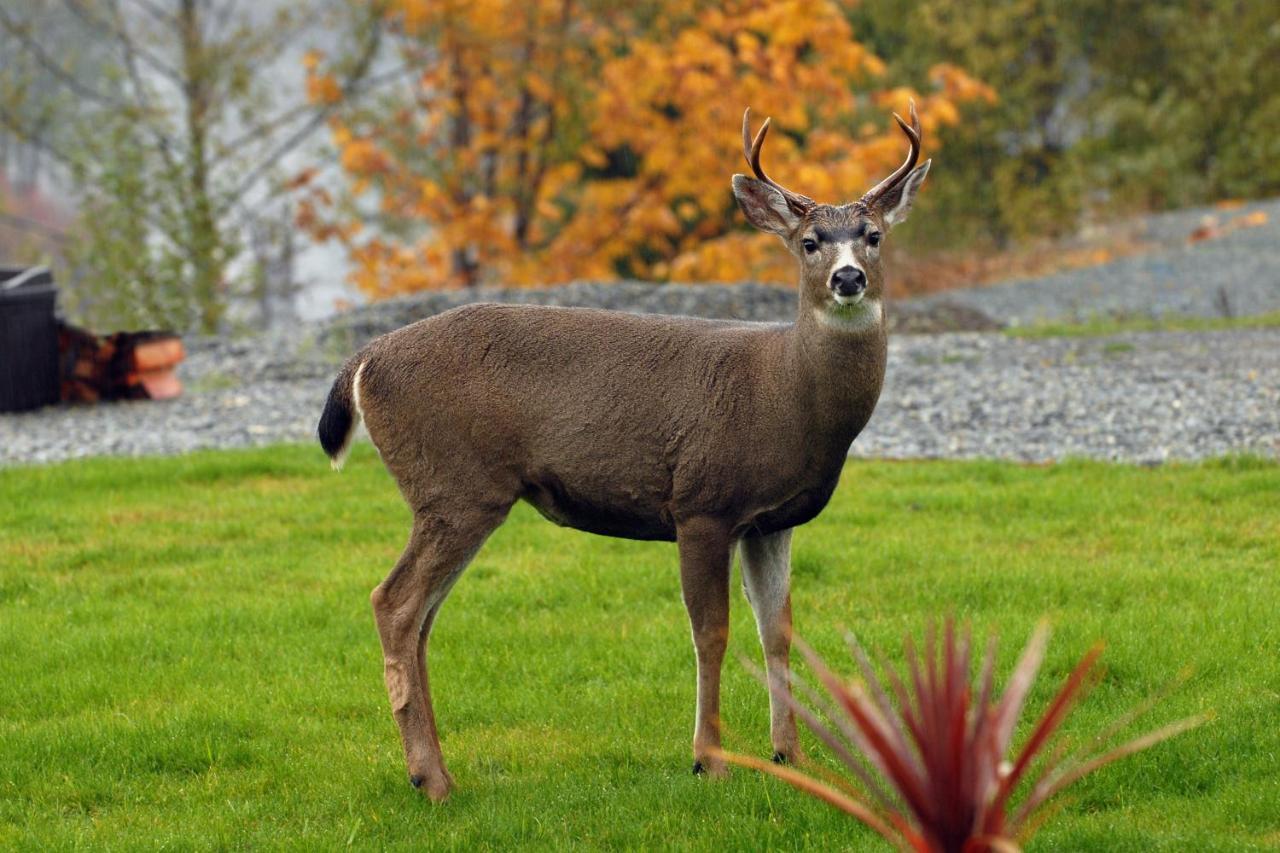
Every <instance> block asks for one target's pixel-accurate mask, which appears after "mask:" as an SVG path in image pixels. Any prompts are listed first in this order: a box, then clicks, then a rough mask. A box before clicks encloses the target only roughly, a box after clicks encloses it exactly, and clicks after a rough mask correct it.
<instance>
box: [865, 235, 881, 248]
mask: <svg viewBox="0 0 1280 853" xmlns="http://www.w3.org/2000/svg"><path fill="white" fill-rule="evenodd" d="M882 236H883V235H882V234H881V233H880V232H879V231H872V232H871V233H870V234H868V235H867V245H869V246H871V247H872V248H875V247H876V246H879V245H880V238H881V237H882Z"/></svg>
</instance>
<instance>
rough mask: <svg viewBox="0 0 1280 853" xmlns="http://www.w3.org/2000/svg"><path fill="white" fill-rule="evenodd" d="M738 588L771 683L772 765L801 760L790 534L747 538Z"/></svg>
mask: <svg viewBox="0 0 1280 853" xmlns="http://www.w3.org/2000/svg"><path fill="white" fill-rule="evenodd" d="M739 553H740V555H741V559H742V587H743V589H744V590H745V591H746V593H747V600H748V601H750V602H751V609H752V611H753V612H754V613H755V617H756V627H757V629H758V630H759V632H760V645H761V646H762V647H763V648H764V665H765V674H766V677H767V680H768V683H769V736H770V740H772V742H773V760H774V761H776V762H779V763H782V762H795V761H798V760H799V759H800V757H801V756H800V742H799V740H798V739H797V737H796V718H795V714H794V713H793V712H792V710H791V705H790V701H789V700H790V697H791V531H790V530H780V531H778V532H777V533H771V534H769V535H768V536H746V537H744V538H743V539H742V542H741V543H740V545H739Z"/></svg>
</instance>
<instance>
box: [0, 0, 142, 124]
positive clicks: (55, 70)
mask: <svg viewBox="0 0 1280 853" xmlns="http://www.w3.org/2000/svg"><path fill="white" fill-rule="evenodd" d="M0 29H3V30H4V31H5V32H6V33H8V34H9V35H10V36H12V37H13V38H15V39H17V40H18V41H19V42H20V43H21V44H22V47H23V49H24V50H26V51H27V53H29V54H30V55H31V58H32V59H34V60H35V61H36V63H37V64H39V66H40V67H41V68H43V69H44V70H45V71H47V72H49V73H50V74H51V75H53V77H54V78H55V79H57V81H58V82H59V83H61V84H62V85H63V86H66V87H67V89H68V90H70V91H71V92H72V93H73V94H75V95H77V96H79V97H81V98H84V99H85V100H88V101H93V102H94V103H96V104H99V105H101V106H104V107H109V108H111V109H128V108H129V104H128V103H126V102H125V101H121V100H118V99H116V98H114V97H112V96H110V95H108V94H106V93H104V92H100V91H98V90H97V89H95V88H93V87H92V86H90V85H88V84H86V83H85V82H84V81H82V80H80V79H79V78H78V77H76V76H75V75H74V74H72V73H71V72H69V71H67V70H66V69H65V68H63V67H62V66H61V65H59V64H58V61H57V60H55V59H54V58H53V57H52V56H50V55H49V54H48V52H46V51H45V49H44V47H43V46H42V45H41V44H40V41H39V40H38V39H36V38H34V37H33V36H32V35H31V32H30V30H29V28H27V27H24V26H23V25H22V24H21V23H20V22H18V21H16V20H14V19H13V18H11V17H9V13H8V12H6V11H5V10H4V8H3V7H0Z"/></svg>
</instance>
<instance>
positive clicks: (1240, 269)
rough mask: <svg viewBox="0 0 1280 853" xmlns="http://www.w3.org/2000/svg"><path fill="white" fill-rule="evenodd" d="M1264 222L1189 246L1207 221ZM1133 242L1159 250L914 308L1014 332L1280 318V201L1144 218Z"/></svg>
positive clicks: (953, 294)
mask: <svg viewBox="0 0 1280 853" xmlns="http://www.w3.org/2000/svg"><path fill="white" fill-rule="evenodd" d="M1251 213H1262V214H1265V216H1266V218H1267V222H1266V224H1265V225H1262V226H1260V227H1252V228H1237V229H1236V230H1230V231H1227V232H1226V233H1224V234H1223V235H1222V236H1220V237H1217V238H1215V239H1212V240H1207V241H1204V242H1200V243H1194V244H1188V243H1187V242H1186V239H1187V236H1188V235H1189V234H1190V233H1191V232H1192V230H1194V229H1195V228H1196V227H1197V226H1199V225H1201V224H1203V223H1204V221H1205V220H1206V218H1212V219H1216V220H1218V221H1219V222H1221V223H1223V224H1224V225H1226V227H1228V228H1230V226H1231V221H1232V220H1235V219H1238V218H1241V217H1244V216H1246V215H1248V214H1251ZM1142 222H1143V227H1142V228H1141V229H1139V230H1138V231H1137V232H1136V233H1135V235H1134V238H1135V239H1138V240H1142V241H1144V242H1147V243H1150V244H1153V245H1157V246H1160V247H1161V248H1160V249H1158V250H1156V251H1152V252H1149V253H1147V254H1143V255H1135V256H1132V257H1128V258H1122V259H1120V260H1117V261H1113V262H1111V263H1107V264H1101V265H1099V266H1093V267H1083V268H1081V269H1076V270H1070V271H1068V272H1063V273H1058V274H1057V275H1050V276H1045V277H1043V278H1037V279H1029V280H1015V281H1010V282H1006V283H1004V284H1000V285H995V286H992V287H984V288H976V289H973V290H966V291H952V292H950V293H945V294H940V295H938V296H934V297H926V298H924V299H920V300H916V302H917V304H921V305H927V304H929V303H930V302H932V301H946V302H951V303H953V304H959V305H964V306H967V307H969V308H973V309H976V310H978V311H980V312H982V313H984V314H986V315H988V316H990V317H994V318H998V319H1000V320H1002V321H1003V322H1005V323H1008V324H1010V325H1027V324H1033V323H1037V322H1064V321H1065V322H1084V321H1088V320H1092V319H1101V318H1111V317H1164V316H1171V315H1176V316H1193V317H1221V316H1225V315H1230V316H1246V315H1253V314H1265V313H1270V312H1273V311H1280V200H1272V201H1267V202H1259V203H1256V204H1251V205H1248V206H1245V207H1243V208H1240V209H1238V210H1233V211H1228V212H1222V211H1214V210H1212V209H1206V208H1197V209H1193V210H1185V211H1178V212H1175V213H1167V214H1161V215H1158V216H1149V217H1145V218H1144V219H1143V220H1142Z"/></svg>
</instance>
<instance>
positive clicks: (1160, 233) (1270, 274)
mask: <svg viewBox="0 0 1280 853" xmlns="http://www.w3.org/2000/svg"><path fill="white" fill-rule="evenodd" d="M1256 211H1262V212H1264V213H1265V214H1267V217H1268V222H1267V224H1266V225H1264V226H1262V227H1255V228H1247V229H1246V228H1241V229H1237V230H1234V231H1229V232H1228V233H1226V234H1224V235H1223V236H1221V237H1218V238H1217V239H1213V240H1209V241H1206V242H1202V243H1197V244H1194V245H1187V244H1186V235H1187V234H1189V233H1190V231H1191V230H1192V229H1194V228H1196V227H1197V226H1199V225H1201V224H1203V221H1204V218H1205V216H1217V217H1218V218H1219V220H1224V219H1228V218H1229V217H1232V216H1241V215H1244V214H1248V213H1252V212H1256ZM1140 232H1141V239H1144V240H1146V241H1147V242H1149V243H1151V244H1152V245H1155V246H1157V247H1160V248H1157V249H1156V250H1155V251H1153V252H1151V253H1149V254H1147V255H1144V256H1139V257H1132V258H1127V259H1124V260H1120V261H1116V262H1114V263H1110V264H1106V265H1103V266H1099V267H1092V268H1088V269H1081V270H1076V271H1072V272H1068V273H1062V274H1059V275H1054V276H1049V277H1046V278H1042V279H1035V280H1031V281H1024V282H1017V283H1012V284H1008V285H1001V286H997V287H989V288H984V289H980V290H972V291H964V292H952V293H948V294H945V295H942V296H938V297H927V298H924V299H919V300H911V301H908V302H900V303H897V304H895V305H894V306H893V307H892V309H891V311H890V318H891V320H892V322H893V327H892V328H893V331H894V335H893V337H891V344H890V363H889V375H888V379H887V383H886V387H885V390H884V393H883V395H882V396H881V400H880V405H879V408H878V410H877V411H876V414H875V416H874V418H873V419H872V421H871V423H870V425H869V426H868V427H867V430H866V432H865V433H864V434H863V436H862V437H861V438H860V439H859V440H858V442H857V443H856V444H855V446H854V450H853V453H854V455H856V456H887V457H898V458H910V457H991V458H999V459H1016V460H1048V459H1061V458H1065V457H1089V458H1095V459H1115V460H1126V461H1133V462H1142V463H1151V462H1160V461H1163V460H1166V459H1199V458H1204V457H1208V456H1216V455H1220V454H1223V453H1229V452H1255V453H1262V454H1266V455H1271V456H1280V329H1267V330H1256V331H1243V330H1241V331H1229V332H1198V333H1149V334H1128V335H1119V336H1115V337H1110V338H1105V339H1047V340H1028V339H1018V338H1010V337H1006V336H1005V335H1002V334H990V333H986V334H981V333H975V332H982V331H988V330H993V329H996V328H999V326H1001V325H1003V324H1004V323H1015V324H1016V323H1029V322H1035V321H1039V320H1055V321H1061V320H1087V319H1092V318H1095V317H1101V316H1108V315H1110V316H1135V315H1145V316H1162V315H1168V314H1179V315H1197V316H1208V317H1214V316H1221V315H1222V314H1223V313H1224V311H1229V312H1230V313H1233V314H1238V315H1244V314H1257V313H1263V312H1271V311H1280V200H1277V201H1272V202H1266V203H1260V204H1255V205H1251V206H1249V207H1247V208H1245V209H1243V210H1240V211H1233V212H1231V213H1229V214H1222V213H1219V212H1215V211H1211V210H1206V209H1201V210H1191V211H1181V212H1177V213H1172V214H1162V215H1159V216H1153V217H1148V218H1146V219H1145V220H1143V221H1142V225H1141V228H1140ZM476 299H498V300H502V301H508V302H525V303H536V304H561V305H583V306H593V307H600V308H615V309H621V310H628V311H652V312H661V313H674V314H687V315H693V316H701V317H733V318H738V319H746V320H790V319H791V318H792V317H793V316H794V314H795V294H794V291H793V290H792V289H790V288H777V287H769V286H765V285H759V284H742V285H736V286H732V287H723V286H713V287H707V286H697V285H689V286H681V285H666V286H655V285H650V284H642V283H635V282H624V283H620V284H592V283H580V284H573V285H569V286H567V287H562V288H554V289H548V290H534V289H528V290H509V291H480V292H478V293H472V294H463V293H434V294H425V295H420V296H414V297H408V298H404V299H396V300H389V301H386V302H382V303H378V304H375V305H372V306H366V307H364V308H360V309H356V310H353V311H351V312H348V313H346V314H343V315H340V316H339V317H336V318H333V319H331V320H328V321H325V322H321V323H317V324H312V325H307V326H302V327H298V328H294V329H290V330H289V331H288V332H287V333H276V334H272V335H266V336H261V337H255V338H250V339H219V340H199V339H196V340H190V339H189V340H188V341H187V348H188V353H189V355H188V358H187V361H186V362H185V363H184V364H183V365H182V367H181V370H180V374H181V376H182V379H183V382H184V384H185V386H186V393H185V394H184V395H183V396H182V397H181V398H180V399H177V400H173V401H168V402H134V403H119V404H114V405H103V406H76V407H65V406H64V407H51V408H48V409H44V410H42V411H39V412H33V413H26V414H21V415H0V465H13V464H24V463H38V462H49V461H55V460H61V459H70V458H76V457H82V456H100V455H119V456H143V455H152V454H171V453H182V452H185V451H190V450H195V449H199V448H224V447H245V446H252V445H263V444H271V443H274V442H279V441H313V440H314V439H313V436H314V429H315V422H316V419H317V418H318V416H319V413H320V409H321V406H322V405H323V402H324V397H325V395H326V394H327V393H328V388H329V383H330V381H331V380H332V377H333V375H334V373H335V371H336V369H337V367H338V365H340V364H341V363H342V362H343V361H344V360H345V359H346V357H347V356H349V355H350V354H351V353H352V352H353V351H354V350H355V349H357V348H358V347H359V346H360V345H362V344H363V343H364V342H365V341H367V340H369V339H370V338H373V337H375V336H376V335H379V334H382V333H383V332H386V331H389V330H391V329H394V328H398V327H399V326H402V325H404V324H405V323H409V322H412V321H414V320H417V319H420V318H422V317H425V316H429V315H431V314H435V313H438V312H440V311H444V310H447V309H449V308H451V307H454V306H455V305H458V304H462V303H463V302H465V301H471V300H476ZM993 318H994V319H993ZM911 332H931V333H936V334H928V335H921V334H909V333H911ZM316 454H317V462H318V463H319V462H320V461H321V460H320V456H319V454H320V451H319V449H317V450H316Z"/></svg>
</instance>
